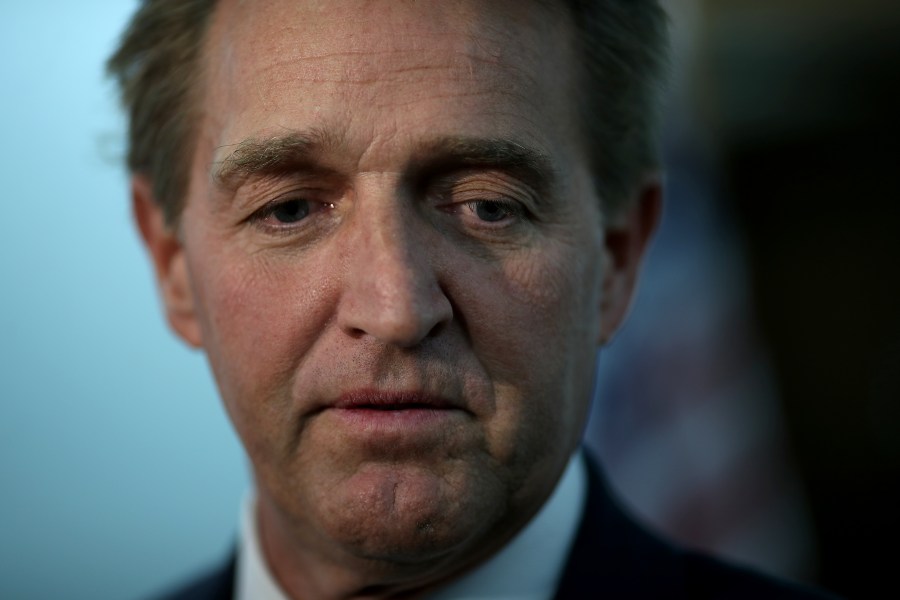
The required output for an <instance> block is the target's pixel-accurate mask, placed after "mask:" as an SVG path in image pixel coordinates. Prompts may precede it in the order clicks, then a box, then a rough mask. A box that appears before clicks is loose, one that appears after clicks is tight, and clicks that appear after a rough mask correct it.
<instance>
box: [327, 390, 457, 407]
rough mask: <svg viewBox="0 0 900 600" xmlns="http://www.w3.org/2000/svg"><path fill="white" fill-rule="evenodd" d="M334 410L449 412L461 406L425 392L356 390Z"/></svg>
mask: <svg viewBox="0 0 900 600" xmlns="http://www.w3.org/2000/svg"><path fill="white" fill-rule="evenodd" d="M332 408H336V409H343V410H375V411H398V410H416V409H420V410H422V409H424V410H449V409H457V408H460V406H459V404H458V403H456V402H453V401H451V400H449V399H447V398H444V397H442V396H436V395H433V394H428V393H425V392H405V391H404V392H390V391H384V390H354V391H351V392H346V393H344V394H341V395H340V396H339V397H338V399H337V400H336V401H335V402H334V403H333V404H332Z"/></svg>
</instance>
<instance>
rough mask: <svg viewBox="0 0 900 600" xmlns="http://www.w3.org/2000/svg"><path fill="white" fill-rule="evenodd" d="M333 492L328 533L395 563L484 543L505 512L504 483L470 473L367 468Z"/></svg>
mask: <svg viewBox="0 0 900 600" xmlns="http://www.w3.org/2000/svg"><path fill="white" fill-rule="evenodd" d="M334 492H335V493H334V496H333V500H332V501H331V502H329V503H327V505H326V508H325V512H324V514H323V515H322V518H321V520H320V523H321V525H322V526H323V527H324V528H325V529H326V533H327V535H329V537H331V538H332V539H333V540H335V541H337V542H338V543H339V544H340V545H341V546H343V547H344V548H345V549H346V550H347V551H348V552H349V553H351V554H353V555H355V556H357V557H359V558H361V559H366V560H374V561H379V562H387V563H392V564H396V565H405V564H408V565H413V564H415V565H418V566H419V567H421V566H422V565H423V564H427V563H429V562H431V563H436V564H439V563H442V562H443V561H444V560H445V559H450V558H451V557H453V556H457V555H458V554H459V553H463V552H469V551H471V549H472V548H475V547H478V548H481V547H482V546H484V544H483V540H484V539H488V538H491V539H493V537H495V535H494V534H495V531H496V530H497V527H498V526H499V525H500V524H501V522H502V520H503V517H504V515H505V514H506V512H507V511H506V510H505V507H506V504H507V502H506V494H505V493H503V491H502V490H501V488H500V485H499V483H498V482H496V480H494V482H493V483H491V481H490V480H489V479H488V478H485V477H479V476H478V475H477V474H476V473H471V472H464V473H450V474H445V475H437V474H435V473H434V472H433V471H429V470H427V469H423V468H417V467H410V466H398V465H391V464H382V465H379V464H376V465H366V466H364V467H361V468H360V469H359V470H358V471H357V472H356V473H354V474H353V475H352V476H350V477H349V478H347V479H345V480H344V481H342V482H341V483H340V485H339V486H337V487H336V488H334ZM457 560H458V559H457Z"/></svg>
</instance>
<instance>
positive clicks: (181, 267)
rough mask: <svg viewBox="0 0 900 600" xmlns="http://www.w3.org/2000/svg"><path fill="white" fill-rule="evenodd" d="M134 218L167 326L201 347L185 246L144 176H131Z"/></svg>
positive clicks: (196, 346)
mask: <svg viewBox="0 0 900 600" xmlns="http://www.w3.org/2000/svg"><path fill="white" fill-rule="evenodd" d="M131 201H132V209H133V211H134V219H135V221H136V222H137V226H138V230H139V231H140V234H141V238H142V239H143V240H144V245H145V246H146V247H147V251H148V253H149V254H150V259H151V260H152V262H153V269H154V272H155V274H156V283H157V285H158V286H159V290H160V295H161V296H162V301H163V305H164V307H165V311H166V317H167V318H168V320H169V325H170V326H171V327H172V329H173V330H174V331H175V333H176V334H178V337H180V338H181V339H182V340H184V341H185V342H186V343H187V344H188V345H189V346H192V347H194V348H199V347H200V346H202V340H201V336H200V326H199V323H198V321H197V314H196V311H195V305H194V294H193V291H192V288H191V280H190V273H189V271H188V268H187V260H186V257H185V254H184V246H183V245H182V243H181V240H180V239H179V238H178V232H177V231H176V230H175V228H174V227H171V226H169V225H168V224H167V223H166V220H165V216H164V215H163V210H162V208H161V207H160V205H159V204H158V203H157V202H156V200H155V198H154V196H153V185H152V183H151V182H150V180H149V179H147V178H146V177H145V176H143V175H138V174H135V175H132V177H131Z"/></svg>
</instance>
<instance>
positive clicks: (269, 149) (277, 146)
mask: <svg viewBox="0 0 900 600" xmlns="http://www.w3.org/2000/svg"><path fill="white" fill-rule="evenodd" d="M337 145H338V144H337V142H336V140H335V139H334V138H333V137H332V136H330V135H328V134H327V133H326V132H324V131H323V130H320V129H313V130H310V131H291V132H288V133H285V134H280V135H272V136H268V137H264V138H247V139H245V140H243V141H241V142H239V143H237V144H235V145H234V146H233V148H234V149H233V150H232V151H231V152H230V153H229V154H228V155H227V156H226V157H225V158H223V159H222V160H218V161H215V162H214V163H213V167H212V180H213V182H215V184H216V185H217V186H219V187H221V188H224V189H236V188H237V187H239V186H240V185H241V184H242V183H244V182H245V181H246V180H247V179H249V178H251V177H255V176H260V175H283V174H286V173H289V172H291V171H293V170H299V169H305V170H316V171H327V170H328V169H325V168H324V167H322V165H321V164H319V163H318V162H317V161H316V158H315V157H316V156H319V155H321V154H322V153H323V152H326V151H328V150H329V149H331V148H333V147H335V146H337ZM222 147H223V148H224V147H227V146H222Z"/></svg>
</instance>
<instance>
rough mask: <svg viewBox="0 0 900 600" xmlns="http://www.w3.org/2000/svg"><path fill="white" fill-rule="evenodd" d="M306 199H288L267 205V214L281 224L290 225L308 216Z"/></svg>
mask: <svg viewBox="0 0 900 600" xmlns="http://www.w3.org/2000/svg"><path fill="white" fill-rule="evenodd" d="M309 209H310V207H309V201H308V200H299V199H296V200H288V201H286V202H279V203H277V204H275V205H274V206H271V207H269V210H268V211H267V212H268V215H267V216H269V217H271V218H272V219H274V220H275V221H277V222H278V223H281V224H285V225H290V224H291V223H296V222H297V221H302V220H303V219H305V218H306V217H308V216H309Z"/></svg>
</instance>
